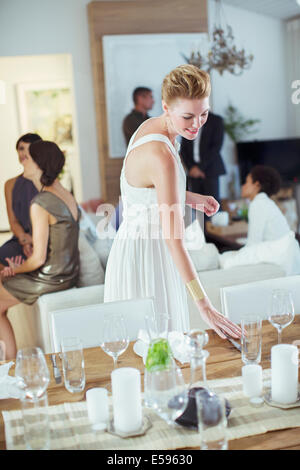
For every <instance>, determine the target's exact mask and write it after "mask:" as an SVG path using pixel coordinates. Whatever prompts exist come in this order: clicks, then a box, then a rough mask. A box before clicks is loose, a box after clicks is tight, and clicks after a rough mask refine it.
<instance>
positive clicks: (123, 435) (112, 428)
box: [107, 416, 152, 439]
mask: <svg viewBox="0 0 300 470" xmlns="http://www.w3.org/2000/svg"><path fill="white" fill-rule="evenodd" d="M150 428H152V422H151V420H150V418H149V417H148V416H143V420H142V426H141V427H140V429H138V430H137V431H132V432H121V431H116V429H115V425H114V419H113V418H112V419H110V420H109V423H108V426H107V432H108V433H109V434H112V435H114V436H118V437H121V438H122V439H127V438H128V437H138V436H144V435H145V434H146V433H147V432H148V431H149V429H150Z"/></svg>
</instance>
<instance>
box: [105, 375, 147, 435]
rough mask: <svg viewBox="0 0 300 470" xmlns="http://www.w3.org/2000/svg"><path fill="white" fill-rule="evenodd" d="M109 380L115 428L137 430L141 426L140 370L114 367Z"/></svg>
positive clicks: (127, 431)
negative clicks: (110, 382)
mask: <svg viewBox="0 0 300 470" xmlns="http://www.w3.org/2000/svg"><path fill="white" fill-rule="evenodd" d="M111 381H112V398H113V410H114V427H115V430H116V431H119V432H124V433H129V432H134V431H137V430H138V429H140V428H141V426H142V397H141V374H140V371H139V370H137V369H133V368H131V367H121V368H119V369H115V370H114V371H113V372H112V373H111Z"/></svg>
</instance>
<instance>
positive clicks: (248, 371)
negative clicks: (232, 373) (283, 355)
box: [242, 364, 263, 398]
mask: <svg viewBox="0 0 300 470" xmlns="http://www.w3.org/2000/svg"><path fill="white" fill-rule="evenodd" d="M242 376H243V391H244V394H245V395H246V396H247V397H249V398H253V397H259V396H260V395H261V394H262V388H263V387H262V368H261V366H259V365H258V364H247V365H246V366H244V367H242Z"/></svg>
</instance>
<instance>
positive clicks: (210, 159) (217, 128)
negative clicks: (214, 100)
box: [180, 112, 226, 202]
mask: <svg viewBox="0 0 300 470" xmlns="http://www.w3.org/2000/svg"><path fill="white" fill-rule="evenodd" d="M223 139H224V121H223V119H222V117H221V116H218V115H216V114H213V113H211V112H210V113H209V115H208V118H207V121H206V123H205V124H204V126H203V127H202V128H201V129H200V130H199V135H198V138H196V139H195V141H193V140H187V139H184V138H182V141H181V149H180V154H181V157H182V160H183V163H184V164H185V166H186V168H187V170H188V178H187V179H188V189H189V190H190V191H192V192H193V193H198V194H203V195H209V196H213V197H214V198H215V199H217V201H218V202H220V194H219V176H221V175H224V174H225V173H226V170H225V166H224V163H223V160H222V157H221V154H220V152H221V148H222V144H223Z"/></svg>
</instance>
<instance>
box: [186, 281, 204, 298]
mask: <svg viewBox="0 0 300 470" xmlns="http://www.w3.org/2000/svg"><path fill="white" fill-rule="evenodd" d="M186 287H187V288H188V291H189V293H190V294H191V296H192V298H193V300H194V301H195V302H197V300H202V299H204V297H205V294H204V292H203V290H202V289H201V287H200V283H199V279H197V278H196V279H193V280H192V281H190V282H187V283H186Z"/></svg>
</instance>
